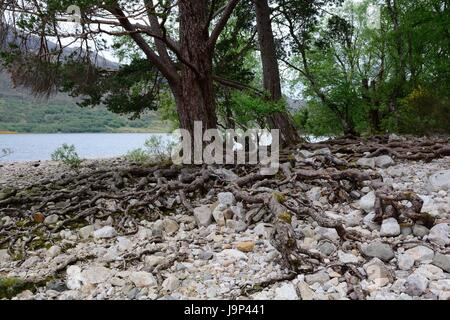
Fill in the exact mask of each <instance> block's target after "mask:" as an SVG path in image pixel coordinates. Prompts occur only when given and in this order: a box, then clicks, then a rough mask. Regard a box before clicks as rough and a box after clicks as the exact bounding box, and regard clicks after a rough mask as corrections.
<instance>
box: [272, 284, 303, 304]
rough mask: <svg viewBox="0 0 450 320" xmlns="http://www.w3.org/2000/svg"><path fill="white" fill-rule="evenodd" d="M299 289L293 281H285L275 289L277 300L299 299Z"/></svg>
mask: <svg viewBox="0 0 450 320" xmlns="http://www.w3.org/2000/svg"><path fill="white" fill-rule="evenodd" d="M298 299H299V298H298V295H297V290H295V287H294V285H293V284H292V283H285V284H283V285H282V286H281V287H280V288H277V289H276V290H275V300H298Z"/></svg>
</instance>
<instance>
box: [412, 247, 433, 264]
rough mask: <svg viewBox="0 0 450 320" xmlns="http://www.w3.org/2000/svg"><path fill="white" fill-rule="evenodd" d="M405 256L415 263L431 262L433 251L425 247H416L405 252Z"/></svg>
mask: <svg viewBox="0 0 450 320" xmlns="http://www.w3.org/2000/svg"><path fill="white" fill-rule="evenodd" d="M405 254H407V255H409V256H410V257H411V258H413V259H414V261H415V262H423V261H431V260H433V258H434V251H433V250H431V249H430V248H427V247H425V246H417V247H414V248H412V249H409V250H406V252H405Z"/></svg>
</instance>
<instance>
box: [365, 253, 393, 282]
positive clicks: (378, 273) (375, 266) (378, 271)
mask: <svg viewBox="0 0 450 320" xmlns="http://www.w3.org/2000/svg"><path fill="white" fill-rule="evenodd" d="M364 270H365V271H366V273H367V278H368V279H369V281H372V282H373V283H375V284H376V285H377V286H378V287H384V286H385V285H387V284H388V283H390V282H392V280H393V276H392V272H391V270H390V269H389V268H388V267H387V266H386V265H385V264H384V263H383V261H381V260H380V259H378V258H374V259H372V260H371V261H370V262H368V263H366V264H365V265H364Z"/></svg>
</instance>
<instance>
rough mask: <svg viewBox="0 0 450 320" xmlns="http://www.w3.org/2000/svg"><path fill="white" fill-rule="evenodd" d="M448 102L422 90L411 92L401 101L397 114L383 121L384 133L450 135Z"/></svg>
mask: <svg viewBox="0 0 450 320" xmlns="http://www.w3.org/2000/svg"><path fill="white" fill-rule="evenodd" d="M449 125H450V101H449V100H443V99H442V98H440V97H438V96H436V95H435V94H433V93H431V92H429V91H427V90H425V89H423V88H417V89H415V90H413V91H412V92H411V93H410V94H409V95H408V96H407V97H406V98H404V99H402V100H401V104H400V108H399V111H398V113H397V114H394V115H391V116H390V117H387V118H385V119H384V122H383V126H384V128H385V130H386V131H389V132H392V131H395V132H399V133H402V134H418V135H424V134H427V133H430V132H433V133H443V134H445V133H447V134H448V133H450V127H449Z"/></svg>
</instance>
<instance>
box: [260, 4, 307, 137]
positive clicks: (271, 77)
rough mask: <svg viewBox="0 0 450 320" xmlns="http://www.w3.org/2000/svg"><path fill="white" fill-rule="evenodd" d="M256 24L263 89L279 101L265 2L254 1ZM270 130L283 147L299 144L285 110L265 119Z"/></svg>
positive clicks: (276, 71) (280, 94) (268, 8)
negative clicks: (277, 131)
mask: <svg viewBox="0 0 450 320" xmlns="http://www.w3.org/2000/svg"><path fill="white" fill-rule="evenodd" d="M255 8H256V24H257V30H258V40H259V46H260V51H261V61H262V67H263V78H264V89H265V90H266V91H267V92H268V93H270V96H269V99H270V100H271V101H274V102H277V101H280V100H281V99H282V98H283V96H282V92H281V79H280V69H279V66H278V59H277V51H276V46H275V39H274V36H273V30H272V22H271V19H270V14H271V10H270V7H269V4H268V2H267V0H255ZM267 123H268V125H269V127H270V128H271V129H279V130H280V137H281V139H282V143H283V144H284V145H294V144H298V143H300V142H301V139H300V136H299V135H298V132H297V129H296V128H295V125H294V122H293V120H292V118H291V116H290V115H289V114H288V112H287V111H286V110H284V111H281V112H275V113H273V114H271V115H270V116H268V117H267Z"/></svg>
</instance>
